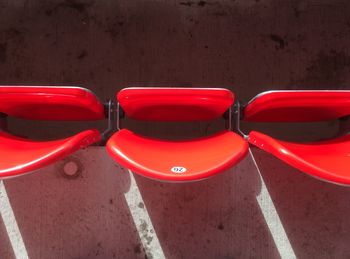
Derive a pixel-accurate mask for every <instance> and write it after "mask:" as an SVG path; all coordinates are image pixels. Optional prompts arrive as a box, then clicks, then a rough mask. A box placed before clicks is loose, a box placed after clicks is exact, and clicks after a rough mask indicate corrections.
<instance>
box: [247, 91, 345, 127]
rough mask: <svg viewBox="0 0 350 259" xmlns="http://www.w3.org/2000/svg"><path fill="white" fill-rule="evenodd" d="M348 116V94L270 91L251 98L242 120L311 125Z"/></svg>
mask: <svg viewBox="0 0 350 259" xmlns="http://www.w3.org/2000/svg"><path fill="white" fill-rule="evenodd" d="M347 115H350V91H346V90H339V91H323V90H312V91H269V92H264V93H262V94H259V95H258V96H256V97H255V98H253V99H252V100H251V101H250V102H249V103H248V105H247V106H246V107H245V109H244V118H243V119H244V120H246V121H257V122H314V121H326V120H333V119H338V118H341V117H344V116H347Z"/></svg>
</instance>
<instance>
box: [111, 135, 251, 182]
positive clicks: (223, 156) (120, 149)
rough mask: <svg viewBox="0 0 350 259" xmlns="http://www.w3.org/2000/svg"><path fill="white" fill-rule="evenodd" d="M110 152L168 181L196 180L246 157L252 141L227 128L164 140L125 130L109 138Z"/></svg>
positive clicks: (142, 171) (120, 160) (137, 170)
mask: <svg viewBox="0 0 350 259" xmlns="http://www.w3.org/2000/svg"><path fill="white" fill-rule="evenodd" d="M107 151H108V152H109V154H110V155H111V156H112V157H113V158H114V159H115V160H116V161H117V162H118V163H120V164H121V165H123V166H125V167H126V168H129V169H131V170H132V171H133V172H135V173H138V174H141V175H143V176H146V177H149V178H153V179H158V180H165V181H193V180H200V179H205V178H208V177H210V176H212V175H215V174H218V173H220V172H222V171H224V170H226V169H228V168H230V167H232V166H233V165H235V164H237V163H238V162H239V161H240V160H241V159H242V158H244V157H245V155H246V153H247V151H248V143H247V142H246V141H245V140H244V139H243V138H242V137H241V136H239V135H237V134H236V133H233V132H231V131H226V130H225V131H223V132H221V133H218V134H216V135H214V136H209V137H205V138H199V139H194V140H189V141H164V140H159V139H152V138H145V137H142V136H139V135H137V134H135V133H133V132H131V131H129V130H127V129H123V130H120V131H118V132H117V133H115V134H114V135H113V136H112V137H111V138H110V139H109V141H108V142H107Z"/></svg>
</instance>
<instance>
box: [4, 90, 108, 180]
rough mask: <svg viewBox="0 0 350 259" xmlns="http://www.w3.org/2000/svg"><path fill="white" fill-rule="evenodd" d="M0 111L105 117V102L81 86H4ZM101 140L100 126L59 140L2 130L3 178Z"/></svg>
mask: <svg viewBox="0 0 350 259" xmlns="http://www.w3.org/2000/svg"><path fill="white" fill-rule="evenodd" d="M0 113H3V114H6V115H8V116H14V117H19V118H23V119H31V120H66V121H86V120H100V119H104V118H105V112H104V106H103V104H102V103H101V102H100V101H99V100H98V99H97V97H96V96H95V95H94V94H93V93H91V92H90V91H89V90H87V89H84V88H79V87H46V86H45V87H36V86H33V87H32V86H0ZM99 140H100V133H99V131H98V130H96V129H92V130H85V131H83V132H81V133H78V134H76V135H74V136H72V137H69V138H65V139H61V140H55V141H34V140H28V139H23V138H19V137H17V136H13V135H10V134H9V133H7V132H0V179H3V178H7V177H13V176H18V175H22V174H24V173H29V172H32V171H35V170H38V169H40V168H42V167H44V166H47V165H49V164H51V163H53V162H55V161H57V160H59V159H62V158H64V157H66V156H68V155H69V154H71V153H73V152H74V151H76V150H78V149H81V148H83V147H86V146H88V145H91V144H93V143H95V142H97V141H99Z"/></svg>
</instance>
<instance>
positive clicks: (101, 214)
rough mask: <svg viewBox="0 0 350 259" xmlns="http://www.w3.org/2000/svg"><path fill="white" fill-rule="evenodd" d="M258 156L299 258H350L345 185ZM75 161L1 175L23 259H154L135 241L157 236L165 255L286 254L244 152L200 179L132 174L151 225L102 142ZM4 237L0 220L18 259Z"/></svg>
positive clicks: (5, 252) (2, 251) (3, 253)
mask: <svg viewBox="0 0 350 259" xmlns="http://www.w3.org/2000/svg"><path fill="white" fill-rule="evenodd" d="M254 156H255V159H256V161H257V164H258V167H259V168H260V172H261V175H262V179H264V181H265V183H266V186H267V189H268V191H269V193H270V195H271V197H272V201H273V203H274V206H275V208H276V211H277V213H278V215H279V217H280V221H281V223H282V226H283V228H284V231H285V233H286V235H287V237H288V239H289V245H290V246H291V248H292V249H293V253H294V254H295V255H296V256H297V258H315V257H317V258H347V257H348V255H349V253H350V251H349V247H348V243H349V241H350V236H349V234H348V233H349V231H350V223H349V221H348V220H347V219H348V218H349V216H350V204H349V201H348V199H349V198H350V197H349V195H350V192H349V190H348V188H345V187H340V186H335V185H331V184H329V183H325V182H320V181H318V180H316V179H313V178H311V177H309V176H306V175H305V174H303V173H301V172H299V171H297V170H295V169H293V168H291V167H290V166H288V165H286V164H284V163H283V162H281V161H279V160H277V159H275V158H273V157H272V156H271V155H269V154H267V153H265V152H263V151H258V150H255V149H254ZM71 158H73V159H76V160H79V161H80V162H81V165H82V174H81V175H80V176H79V177H78V178H76V179H67V178H65V177H64V176H63V175H62V174H61V171H60V170H61V168H62V164H64V163H65V162H66V161H60V162H58V163H56V164H55V165H52V166H49V167H47V168H45V169H42V170H40V171H39V172H37V173H33V174H31V175H27V176H24V177H20V178H14V179H9V180H6V181H4V185H5V188H6V192H7V195H8V197H9V200H10V203H11V206H12V210H13V213H14V215H15V220H16V222H17V224H18V228H19V230H20V233H21V235H22V238H23V243H24V246H25V248H26V250H27V254H28V256H29V258H145V256H147V258H159V257H156V256H154V254H157V252H158V251H157V250H155V249H151V248H147V247H146V248H144V247H143V244H142V242H141V241H140V238H146V243H147V244H148V245H152V242H155V241H154V239H155V238H156V237H157V238H158V240H159V244H160V245H159V247H160V249H162V252H163V254H164V256H165V257H166V258H281V253H283V252H284V251H283V249H285V248H283V247H282V248H281V247H278V245H281V242H280V243H278V240H277V241H276V240H275V239H276V238H277V239H278V238H281V237H278V236H277V237H273V236H272V234H271V231H272V230H271V229H273V228H274V225H277V224H279V222H278V220H276V219H275V218H273V220H272V221H271V222H267V221H266V220H265V218H264V215H263V213H264V212H265V213H266V211H264V210H267V211H272V210H274V208H273V206H271V205H267V206H266V207H265V208H264V207H261V206H259V204H258V202H257V197H258V196H259V194H260V193H261V192H262V180H261V178H260V176H259V171H258V170H257V168H256V167H255V165H254V163H253V162H252V158H251V157H250V156H248V157H247V158H246V159H245V160H243V161H242V162H241V163H240V164H239V165H238V166H236V167H234V168H232V169H230V170H228V171H227V172H225V173H223V174H220V175H218V176H216V177H213V178H210V179H208V180H205V181H200V182H193V183H186V184H173V183H164V182H156V181H152V180H150V179H146V178H143V177H139V176H135V179H136V184H137V186H138V192H139V193H140V194H141V196H142V199H143V200H142V201H135V202H136V204H134V205H135V206H137V207H138V208H139V209H141V210H144V209H147V211H148V216H149V218H150V219H151V222H152V223H153V227H152V228H150V227H149V226H148V225H147V224H145V223H144V222H145V221H144V220H143V219H142V220H141V221H140V222H143V223H140V224H139V225H137V224H136V223H135V221H134V220H133V218H132V217H131V213H132V211H131V209H130V206H131V205H130V204H128V203H127V200H126V197H125V194H126V193H128V192H135V190H132V189H131V188H130V184H131V179H130V177H131V175H130V174H129V173H128V171H127V170H125V169H123V168H121V167H119V166H118V165H116V164H115V163H114V162H113V161H112V159H110V158H109V157H108V156H107V155H106V152H105V150H104V148H103V147H90V148H88V149H85V150H82V151H79V152H77V153H76V154H74V155H73V156H72V157H70V158H68V160H69V159H71ZM1 195H3V193H2V194H1ZM131 195H133V196H137V194H136V193H132V194H131ZM139 216H140V217H142V215H141V214H140V215H139ZM151 229H152V230H151ZM138 231H139V232H140V233H139V232H138ZM144 231H145V232H146V233H144ZM8 236H9V233H8V231H6V228H5V227H4V224H3V222H2V223H1V224H0V242H1V246H0V258H14V254H13V248H12V246H11V243H10V242H9V238H8ZM159 247H158V248H157V249H159ZM14 249H16V248H14ZM17 249H18V248H17ZM283 255H284V257H283V258H293V254H283Z"/></svg>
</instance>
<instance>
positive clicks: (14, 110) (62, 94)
mask: <svg viewBox="0 0 350 259" xmlns="http://www.w3.org/2000/svg"><path fill="white" fill-rule="evenodd" d="M0 113H5V114H8V115H10V116H15V117H19V118H23V119H32V120H67V121H70V120H100V119H103V118H105V115H104V107H103V104H102V103H101V102H100V101H99V100H98V98H97V97H96V96H95V95H94V94H93V93H92V92H90V91H89V90H87V89H85V88H80V87H47V86H45V87H41V86H0Z"/></svg>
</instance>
